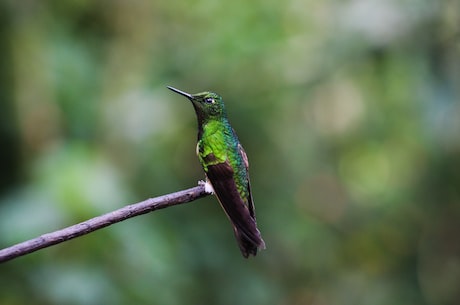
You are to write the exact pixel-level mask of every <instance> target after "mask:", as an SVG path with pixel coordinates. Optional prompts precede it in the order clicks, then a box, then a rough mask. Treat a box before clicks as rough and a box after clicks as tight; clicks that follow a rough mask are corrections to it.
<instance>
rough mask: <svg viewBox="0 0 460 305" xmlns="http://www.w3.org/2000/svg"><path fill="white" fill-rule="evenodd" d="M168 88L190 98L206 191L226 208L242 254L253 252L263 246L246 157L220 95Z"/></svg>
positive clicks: (246, 255)
mask: <svg viewBox="0 0 460 305" xmlns="http://www.w3.org/2000/svg"><path fill="white" fill-rule="evenodd" d="M167 88H168V89H170V90H172V91H173V92H175V93H178V94H180V95H182V96H185V97H186V98H187V99H188V100H189V101H191V102H192V105H193V108H194V110H195V113H196V117H197V121H198V140H197V146H196V153H197V156H198V159H199V161H200V163H201V166H202V167H203V170H204V172H205V175H206V183H205V188H206V191H207V192H212V193H214V194H215V195H216V197H217V199H218V201H219V203H220V205H221V206H222V208H223V210H224V211H225V213H226V215H227V217H228V219H229V220H230V222H231V224H232V226H233V231H234V234H235V237H236V240H237V242H238V245H239V248H240V250H241V254H242V255H243V257H245V258H248V257H249V256H250V255H253V256H255V255H256V254H257V251H258V250H260V249H265V242H264V240H263V239H262V236H261V233H260V231H259V229H258V228H257V222H256V215H255V207H254V201H253V199H252V194H251V185H250V181H249V171H248V168H249V163H248V157H247V155H246V152H245V151H244V149H243V146H242V145H241V144H240V141H239V140H238V136H237V135H236V132H235V130H234V129H233V128H232V126H231V125H230V122H229V120H228V117H227V113H226V110H225V105H224V102H223V99H222V97H221V96H220V95H218V94H217V93H214V92H209V91H205V92H200V93H196V94H190V93H187V92H184V91H181V90H179V89H176V88H174V87H171V86H167ZM209 186H211V187H212V188H210V187H209Z"/></svg>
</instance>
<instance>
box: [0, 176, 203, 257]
mask: <svg viewBox="0 0 460 305" xmlns="http://www.w3.org/2000/svg"><path fill="white" fill-rule="evenodd" d="M207 195H209V193H206V192H205V189H204V185H201V184H200V185H199V186H196V187H193V188H190V189H187V190H183V191H179V192H176V193H171V194H167V195H164V196H160V197H155V198H150V199H147V200H145V201H142V202H138V203H134V204H131V205H127V206H125V207H123V208H121V209H118V210H115V211H112V212H109V213H107V214H104V215H101V216H97V217H94V218H91V219H89V220H87V221H84V222H81V223H78V224H76V225H73V226H70V227H67V228H64V229H61V230H58V231H54V232H51V233H47V234H43V235H41V236H39V237H37V238H34V239H30V240H27V241H24V242H22V243H19V244H16V245H14V246H11V247H8V248H5V249H2V250H0V263H2V262H6V261H9V260H12V259H14V258H17V257H19V256H22V255H25V254H28V253H32V252H35V251H37V250H40V249H43V248H46V247H49V246H52V245H56V244H59V243H62V242H64V241H67V240H70V239H72V238H75V237H79V236H82V235H85V234H88V233H91V232H94V231H96V230H99V229H102V228H104V227H107V226H110V225H112V224H114V223H117V222H120V221H123V220H126V219H128V218H131V217H135V216H139V215H142V214H146V213H149V212H152V211H155V210H159V209H164V208H167V207H170V206H173V205H177V204H181V203H187V202H190V201H194V200H196V199H199V198H202V197H205V196H207Z"/></svg>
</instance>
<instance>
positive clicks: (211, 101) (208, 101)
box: [204, 97, 215, 104]
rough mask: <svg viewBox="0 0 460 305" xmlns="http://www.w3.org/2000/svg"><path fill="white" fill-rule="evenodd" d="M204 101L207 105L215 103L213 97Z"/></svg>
mask: <svg viewBox="0 0 460 305" xmlns="http://www.w3.org/2000/svg"><path fill="white" fill-rule="evenodd" d="M204 101H205V102H206V103H208V104H214V102H215V101H214V99H213V98H211V97H207V98H205V99H204Z"/></svg>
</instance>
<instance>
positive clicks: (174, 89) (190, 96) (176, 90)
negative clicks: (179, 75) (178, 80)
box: [167, 86, 193, 100]
mask: <svg viewBox="0 0 460 305" xmlns="http://www.w3.org/2000/svg"><path fill="white" fill-rule="evenodd" d="M167 87H168V89H169V90H171V91H174V92H176V93H179V94H180V95H183V96H185V97H186V98H188V99H190V100H191V99H192V98H193V96H192V95H191V94H190V93H187V92H184V91H181V90H179V89H176V88H174V87H171V86H167Z"/></svg>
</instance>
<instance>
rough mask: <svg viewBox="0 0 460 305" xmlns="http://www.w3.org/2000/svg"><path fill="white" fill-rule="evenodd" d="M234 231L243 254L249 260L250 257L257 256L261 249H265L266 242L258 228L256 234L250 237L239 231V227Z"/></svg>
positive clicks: (234, 228) (253, 233)
mask: <svg viewBox="0 0 460 305" xmlns="http://www.w3.org/2000/svg"><path fill="white" fill-rule="evenodd" d="M233 231H234V232H235V236H236V240H237V241H238V245H239V246H240V250H241V253H242V254H243V256H244V257H245V258H248V257H249V255H254V256H256V255H257V251H258V250H259V249H260V250H263V249H265V242H264V240H263V239H262V236H261V234H260V232H259V230H258V229H257V228H256V232H251V233H252V234H250V236H249V235H248V234H246V233H245V232H244V231H242V230H238V228H237V227H233Z"/></svg>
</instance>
